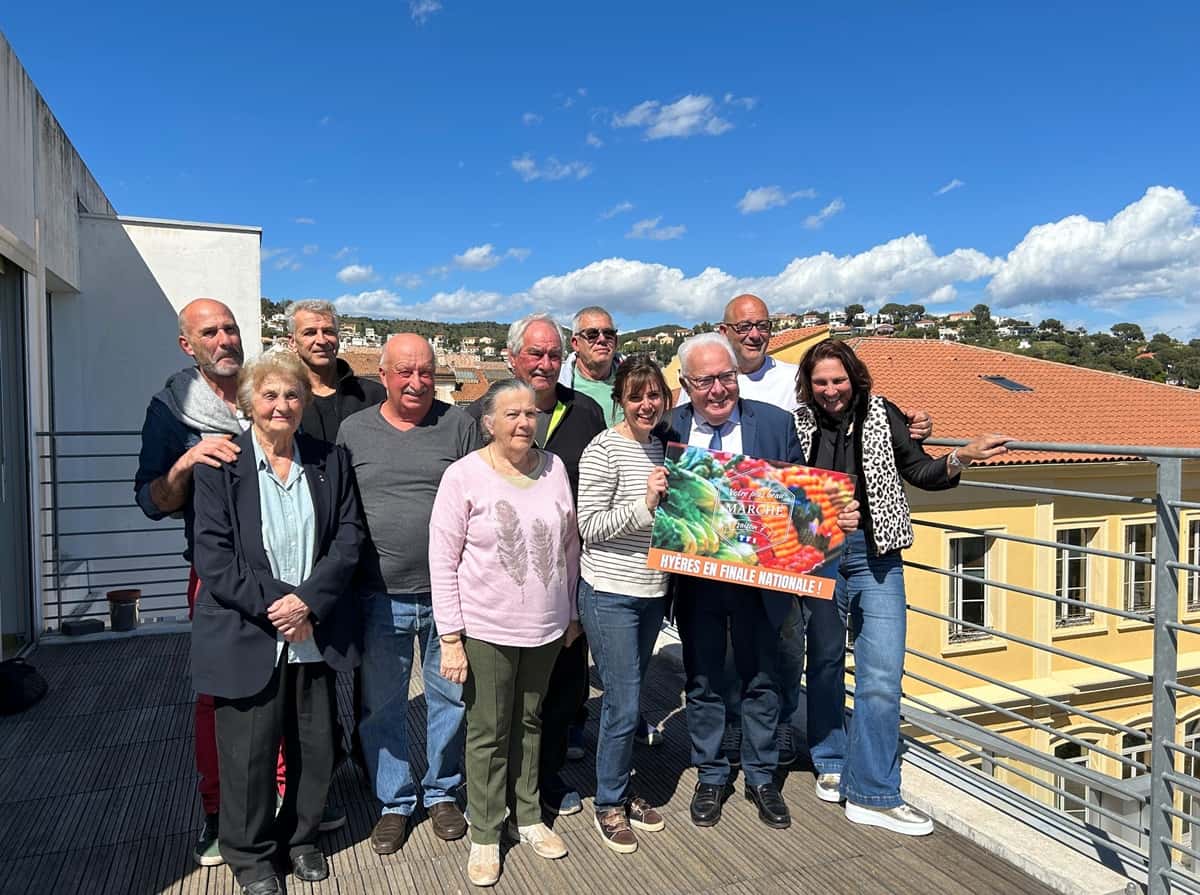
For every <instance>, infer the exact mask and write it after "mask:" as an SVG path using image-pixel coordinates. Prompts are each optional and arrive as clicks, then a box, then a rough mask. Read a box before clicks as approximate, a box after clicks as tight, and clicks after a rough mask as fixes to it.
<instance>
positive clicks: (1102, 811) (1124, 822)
mask: <svg viewBox="0 0 1200 895" xmlns="http://www.w3.org/2000/svg"><path fill="white" fill-rule="evenodd" d="M906 698H907V699H909V700H910V701H911V702H915V703H917V704H918V705H923V706H924V707H925V708H927V709H929V711H930V712H931V713H932V714H936V715H942V716H943V717H945V718H946V719H947V720H961V719H956V718H955V717H954V716H953V715H951V714H949V713H948V712H945V711H943V710H941V709H939V708H937V706H934V705H930V704H929V703H926V702H924V701H923V700H921V699H919V698H918V697H913V696H910V697H906ZM906 720H907V721H908V723H910V724H912V725H913V726H914V727H918V728H921V729H922V730H926V728H923V727H921V725H920V724H919V723H917V722H915V721H913V720H912V719H911V718H910V719H906ZM927 733H929V734H930V735H932V736H935V737H937V738H938V739H941V740H943V741H945V742H949V743H950V744H952V745H954V746H957V747H958V748H960V749H962V750H963V751H965V752H970V753H971V754H972V755H975V756H976V757H978V758H980V759H981V760H983V761H988V762H991V763H992V764H994V765H995V766H996V767H999V768H1003V769H1004V770H1006V771H1008V772H1009V773H1010V774H1016V775H1017V776H1018V777H1021V778H1023V779H1025V780H1028V781H1029V782H1030V783H1033V784H1035V785H1037V786H1040V787H1042V789H1046V790H1049V791H1050V792H1052V793H1054V794H1056V795H1060V796H1062V797H1063V798H1066V799H1070V800H1071V801H1072V802H1075V803H1076V804H1078V805H1084V806H1086V807H1087V809H1088V810H1089V811H1094V812H1095V813H1096V814H1098V815H1099V816H1101V817H1104V818H1106V819H1108V820H1111V821H1112V822H1113V823H1116V824H1119V825H1120V826H1123V827H1125V828H1126V829H1129V830H1132V831H1133V832H1135V833H1138V834H1141V835H1148V834H1149V832H1150V831H1149V830H1148V829H1147V828H1146V827H1143V826H1141V825H1140V824H1134V823H1133V822H1132V821H1130V820H1129V819H1128V818H1124V817H1122V816H1121V815H1119V814H1116V813H1114V812H1112V811H1109V810H1108V809H1107V808H1101V807H1100V806H1099V805H1093V804H1091V803H1090V802H1085V801H1083V800H1082V799H1080V798H1079V797H1078V796H1077V795H1075V794H1074V793H1070V792H1067V790H1065V789H1062V788H1061V787H1058V786H1055V785H1054V784H1052V783H1047V782H1046V781H1045V780H1041V779H1039V778H1037V777H1035V776H1034V775H1033V774H1030V773H1029V772H1028V771H1023V770H1021V769H1020V768H1018V767H1015V766H1014V765H1012V764H1009V763H1008V762H1006V761H1004V760H1003V759H1001V758H997V757H994V756H989V755H987V754H986V753H983V752H980V751H977V750H976V749H974V748H972V747H970V746H969V745H967V744H965V743H964V742H963V741H961V740H959V739H958V738H957V737H954V736H951V735H949V734H945V733H942V732H941V731H936V730H927ZM1046 757H1047V758H1050V759H1051V760H1053V761H1054V762H1056V763H1061V764H1062V765H1064V768H1063V770H1070V769H1071V768H1072V767H1073V766H1072V765H1071V764H1070V762H1067V761H1064V760H1063V759H1060V758H1053V757H1052V756H1046ZM1055 776H1059V775H1057V774H1056V775H1055ZM1068 776H1069V775H1068ZM1001 785H1002V784H1001ZM1051 810H1057V809H1051ZM1086 826H1087V825H1086V824H1085V825H1084V827H1085V829H1086ZM1081 832H1084V831H1081ZM1085 835H1086V832H1085ZM1093 838H1095V837H1093ZM1098 841H1099V840H1098ZM1103 841H1107V840H1103ZM1110 844H1114V845H1115V844H1116V843H1110ZM1121 844H1122V845H1124V846H1125V847H1127V848H1128V849H1129V850H1130V851H1131V852H1133V853H1134V854H1137V852H1136V850H1134V849H1133V847H1132V846H1129V845H1128V844H1127V843H1121ZM1140 857H1141V858H1142V860H1145V856H1144V855H1140Z"/></svg>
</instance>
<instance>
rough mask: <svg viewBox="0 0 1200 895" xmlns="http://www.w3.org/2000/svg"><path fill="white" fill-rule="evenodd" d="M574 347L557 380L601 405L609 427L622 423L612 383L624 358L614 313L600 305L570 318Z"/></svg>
mask: <svg viewBox="0 0 1200 895" xmlns="http://www.w3.org/2000/svg"><path fill="white" fill-rule="evenodd" d="M571 348H572V351H571V353H570V354H569V355H568V356H567V359H566V360H565V361H564V362H563V365H562V371H561V372H560V373H559V375H558V381H559V382H561V383H562V384H563V385H565V386H566V387H567V388H573V389H575V390H576V391H579V392H583V393H584V394H585V395H587V396H588V397H589V398H591V399H592V400H593V401H595V402H596V403H597V404H599V405H600V409H601V410H603V411H604V422H605V423H607V424H608V425H609V426H613V425H615V424H616V423H619V422H620V421H621V420H622V419H623V418H624V413H622V412H621V405H620V404H618V403H617V402H616V401H614V400H613V396H612V384H613V379H614V378H615V377H616V375H617V367H619V366H620V365H621V361H622V359H623V358H622V357H621V355H619V354H618V353H617V328H616V327H615V326H613V319H612V315H611V314H609V313H608V311H606V310H604V308H602V307H599V306H598V305H592V306H590V307H587V308H584V309H583V310H582V311H580V312H578V313H577V314H576V315H575V316H574V317H573V318H572V319H571Z"/></svg>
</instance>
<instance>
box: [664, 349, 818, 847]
mask: <svg viewBox="0 0 1200 895" xmlns="http://www.w3.org/2000/svg"><path fill="white" fill-rule="evenodd" d="M679 362H680V368H681V371H682V374H681V376H680V382H681V383H682V385H683V388H685V389H686V390H687V394H688V397H689V399H690V401H691V403H690V404H685V405H683V406H681V407H679V408H677V409H676V410H675V411H674V413H673V414H672V416H671V426H670V429H669V430H668V432H667V438H668V439H669V440H670V441H676V442H680V443H682V444H693V445H697V446H700V447H706V448H713V449H719V450H724V451H732V452H734V453H743V454H747V455H749V456H752V457H761V458H764V459H771V460H785V461H787V462H789V463H802V462H804V457H803V452H802V449H801V447H800V442H799V440H798V439H797V437H796V428H795V424H794V422H793V420H792V417H791V415H790V414H789V413H787V412H786V411H784V410H781V409H779V408H778V407H773V406H772V405H770V404H764V403H762V402H760V401H750V400H744V399H741V398H739V397H738V380H737V374H738V365H737V358H736V356H735V355H734V353H733V351H732V349H731V348H730V347H729V342H728V341H727V340H726V339H725V338H724V337H723V336H721V335H720V334H718V333H705V334H703V335H699V336H694V337H692V338H690V339H688V340H687V341H685V342H684V343H683V344H682V345H680V347H679ZM793 601H794V598H793V597H792V596H790V595H788V594H783V593H777V592H774V591H770V590H763V589H761V588H757V587H749V586H746V585H741V584H731V583H728V582H723V581H709V580H705V579H700V578H690V577H682V576H681V577H680V578H679V579H678V591H677V602H676V621H677V624H678V627H679V637H680V641H681V643H682V645H683V664H684V671H685V673H686V674H687V722H688V733H689V735H690V736H691V739H692V763H693V764H695V765H696V767H697V770H698V771H699V778H700V779H699V783H697V784H696V792H695V794H694V795H693V796H692V805H691V816H692V822H693V823H694V824H696V825H697V826H701V827H709V826H713V825H714V824H716V823H717V821H719V820H720V819H721V805H722V803H723V802H724V800H725V799H726V798H727V797H728V796H729V793H730V787H729V776H730V764H729V760H728V759H727V758H726V757H725V755H724V753H723V752H722V751H721V738H722V735H723V734H724V730H725V711H726V708H725V700H724V699H723V698H722V696H721V693H722V681H723V678H724V666H725V647H726V641H727V639H728V640H729V641H730V642H731V643H732V647H733V658H734V664H735V666H736V668H737V672H738V676H739V677H740V678H741V681H742V687H741V691H742V703H741V713H742V747H741V759H742V770H743V773H744V774H745V776H746V798H747V799H750V800H751V801H753V802H754V803H755V804H756V805H757V806H758V815H759V818H760V819H761V820H762V821H763V823H765V824H766V825H767V826H769V827H773V828H775V829H784V828H786V827H788V826H789V825H790V824H791V816H790V814H789V813H788V808H787V804H786V803H785V802H784V801H783V797H782V796H781V795H780V792H779V788H778V786H777V785H776V783H775V779H774V775H775V770H776V767H777V765H778V761H779V751H778V747H777V745H776V741H775V728H776V725H777V722H778V719H779V685H778V682H777V673H776V667H775V662H776V656H777V653H778V649H779V628H780V626H781V625H782V624H783V621H784V619H785V618H786V617H787V614H788V612H789V610H790V609H791V607H792V602H793Z"/></svg>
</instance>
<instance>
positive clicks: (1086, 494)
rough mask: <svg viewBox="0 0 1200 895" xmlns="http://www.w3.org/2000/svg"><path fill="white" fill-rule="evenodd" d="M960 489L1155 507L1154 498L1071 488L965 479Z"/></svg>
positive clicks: (960, 484)
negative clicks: (1016, 492)
mask: <svg viewBox="0 0 1200 895" xmlns="http://www.w3.org/2000/svg"><path fill="white" fill-rule="evenodd" d="M959 487H960V488H962V487H968V488H988V489H990V490H993V491H1019V492H1021V493H1023V494H1048V495H1051V496H1053V497H1082V498H1085V499H1087V500H1108V501H1115V502H1116V503H1137V504H1144V505H1146V506H1154V498H1152V497H1130V496H1129V495H1126V494H1104V493H1102V492H1099V491H1073V490H1071V489H1069V488H1043V487H1040V486H1038V485H1010V484H1007V483H1005V482H978V481H973V480H970V479H963V481H961V482H960V483H959Z"/></svg>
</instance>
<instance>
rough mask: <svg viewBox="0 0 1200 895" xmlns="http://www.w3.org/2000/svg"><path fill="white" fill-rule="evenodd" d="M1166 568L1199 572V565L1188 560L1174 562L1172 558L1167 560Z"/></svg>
mask: <svg viewBox="0 0 1200 895" xmlns="http://www.w3.org/2000/svg"><path fill="white" fill-rule="evenodd" d="M1167 568H1168V569H1175V570H1176V571H1179V572H1200V565H1193V564H1192V563H1190V562H1175V561H1174V560H1172V559H1168V560H1167Z"/></svg>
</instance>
